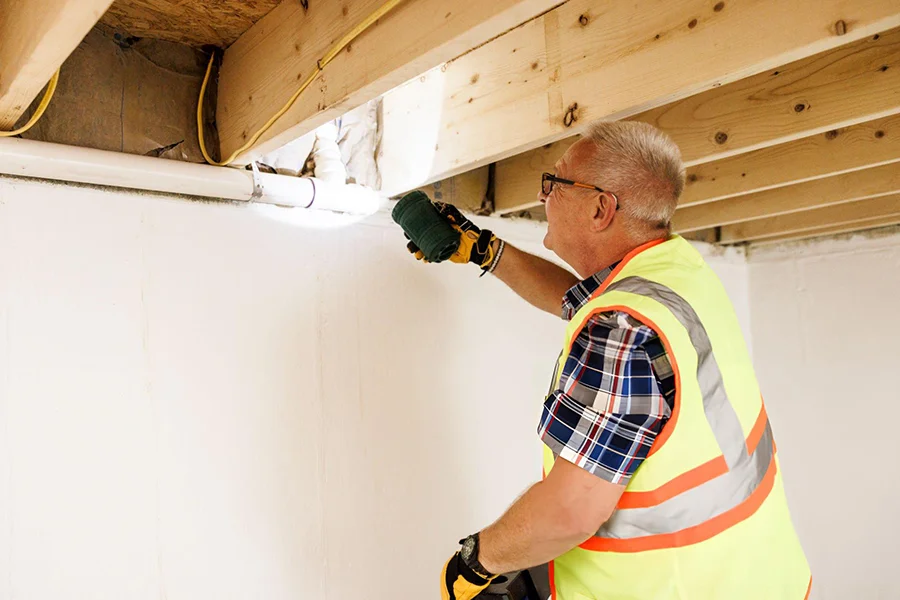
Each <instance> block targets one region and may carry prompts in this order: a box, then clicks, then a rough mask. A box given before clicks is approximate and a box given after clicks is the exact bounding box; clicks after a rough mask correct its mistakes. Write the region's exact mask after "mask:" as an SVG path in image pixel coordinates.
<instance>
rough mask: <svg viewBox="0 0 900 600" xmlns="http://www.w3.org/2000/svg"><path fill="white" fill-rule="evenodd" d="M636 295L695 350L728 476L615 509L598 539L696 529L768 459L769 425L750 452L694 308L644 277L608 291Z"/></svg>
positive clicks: (759, 476) (734, 502)
mask: <svg viewBox="0 0 900 600" xmlns="http://www.w3.org/2000/svg"><path fill="white" fill-rule="evenodd" d="M606 291H607V292H610V291H621V292H628V293H633V294H639V295H641V296H645V297H648V298H651V299H653V300H656V301H657V302H659V303H660V304H662V305H663V306H665V307H666V308H667V309H668V310H669V311H670V312H671V313H672V314H673V315H674V316H675V318H676V319H677V320H678V322H679V323H681V325H682V326H683V327H684V328H685V329H686V330H687V332H688V335H689V336H690V340H691V344H692V345H693V346H694V349H695V350H696V352H697V381H698V383H699V384H700V392H701V394H702V398H703V411H704V413H705V415H706V419H707V421H708V422H709V425H710V427H711V428H712V431H713V434H714V435H715V438H716V442H717V443H718V445H719V448H720V450H721V452H722V455H723V456H724V458H725V462H726V464H727V465H728V472H727V473H725V474H723V475H720V476H719V477H716V478H714V479H712V480H710V481H707V482H705V483H703V484H701V485H699V486H697V487H695V488H693V489H690V490H688V491H686V492H683V493H681V494H678V495H677V496H675V497H673V498H670V499H668V500H666V501H664V502H662V503H661V504H658V505H656V506H652V507H648V508H628V509H620V510H617V511H615V512H614V513H613V515H612V517H611V518H610V519H609V520H608V521H607V522H606V523H605V524H604V525H603V526H602V527H601V528H600V530H599V531H598V532H597V535H598V536H600V537H605V538H618V539H628V538H636V537H644V536H648V535H658V534H665V533H675V532H677V531H681V530H683V529H686V528H688V527H693V526H696V525H700V524H702V523H704V522H706V521H708V520H709V519H711V518H713V517H715V516H717V515H720V514H722V513H724V512H726V511H728V510H730V509H732V508H734V507H736V506H738V505H740V504H741V503H742V502H744V501H745V500H747V498H749V497H750V495H751V494H752V493H753V491H754V490H755V489H756V488H757V486H759V484H760V482H761V481H762V480H763V478H764V477H765V474H766V472H767V470H768V468H769V465H770V463H771V461H772V456H773V454H774V444H773V441H772V431H771V429H770V427H769V424H768V422H767V423H766V428H765V431H764V432H763V435H762V437H761V439H760V441H759V443H758V444H757V447H756V449H755V450H754V452H753V454H752V455H750V454H749V453H748V452H747V444H746V440H745V437H744V430H743V428H742V427H741V422H740V419H739V418H738V415H737V413H736V412H735V410H734V407H733V405H732V404H731V401H730V400H729V399H728V394H727V392H726V391H725V381H724V379H723V377H722V372H721V370H720V369H719V365H718V364H717V363H716V359H715V356H714V355H713V352H712V343H711V342H710V339H709V335H708V334H707V333H706V329H705V328H704V327H703V324H702V323H701V321H700V317H699V316H698V315H697V313H696V311H695V310H694V309H693V307H692V306H691V305H690V304H689V303H688V302H687V301H686V300H685V299H684V298H682V297H681V296H679V295H678V294H677V293H675V291H673V290H672V289H671V288H668V287H666V286H664V285H661V284H659V283H657V282H655V281H650V280H648V279H644V278H643V277H626V278H624V279H621V280H619V281H616V282H614V283H613V284H612V285H610V286H609V287H608V288H607V289H606Z"/></svg>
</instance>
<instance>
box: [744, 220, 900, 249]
mask: <svg viewBox="0 0 900 600" xmlns="http://www.w3.org/2000/svg"><path fill="white" fill-rule="evenodd" d="M892 225H900V215H893V216H889V217H877V218H874V219H867V220H865V221H857V222H854V223H842V224H840V225H829V226H828V227H822V228H821V229H810V230H807V231H803V232H799V233H787V234H784V235H778V236H775V237H770V238H766V239H764V240H757V241H755V242H751V243H750V247H751V248H755V247H757V246H765V245H769V244H776V243H781V242H788V241H798V240H806V239H810V238H815V237H823V236H827V235H840V234H846V233H862V232H863V231H870V230H872V229H877V228H881V227H890V226H892Z"/></svg>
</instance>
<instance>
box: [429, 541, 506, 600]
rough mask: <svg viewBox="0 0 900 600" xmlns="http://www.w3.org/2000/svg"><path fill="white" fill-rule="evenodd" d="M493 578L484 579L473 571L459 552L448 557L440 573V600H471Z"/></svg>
mask: <svg viewBox="0 0 900 600" xmlns="http://www.w3.org/2000/svg"><path fill="white" fill-rule="evenodd" d="M493 579H494V578H493V577H492V578H490V579H485V578H484V577H482V576H481V575H478V574H477V573H475V571H473V570H472V569H471V568H470V567H469V566H468V565H467V564H466V563H465V562H463V560H462V558H460V556H459V552H457V553H456V554H454V555H453V556H451V557H450V560H448V561H447V564H445V565H444V569H443V571H441V600H472V598H474V597H475V596H477V595H478V594H480V593H481V592H482V591H483V590H484V588H486V587H487V586H489V585H490V584H491V581H493Z"/></svg>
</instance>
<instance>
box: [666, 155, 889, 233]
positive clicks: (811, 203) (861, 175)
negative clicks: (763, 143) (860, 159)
mask: <svg viewBox="0 0 900 600" xmlns="http://www.w3.org/2000/svg"><path fill="white" fill-rule="evenodd" d="M897 192H900V162H896V163H890V164H887V165H883V166H880V167H873V168H871V169H864V170H861V171H852V172H850V173H843V174H841V175H835V176H833V177H826V178H823V179H815V180H813V181H807V182H804V183H798V184H796V185H790V186H785V187H780V188H775V189H771V190H765V191H762V192H756V193H753V194H745V195H743V196H736V197H734V198H727V199H725V200H719V201H716V202H708V203H706V204H699V205H696V206H689V207H686V208H679V209H678V210H677V211H675V218H674V220H673V228H674V229H675V231H678V232H688V231H696V230H698V229H706V228H709V227H715V226H719V225H722V226H724V225H730V224H732V223H741V222H743V221H752V220H755V219H763V218H766V217H775V216H778V215H783V214H788V213H792V212H798V211H804V210H809V209H812V208H817V207H822V206H829V205H832V204H841V203H843V202H851V201H854V200H864V199H866V198H874V197H876V196H887V195H889V194H893V193H897Z"/></svg>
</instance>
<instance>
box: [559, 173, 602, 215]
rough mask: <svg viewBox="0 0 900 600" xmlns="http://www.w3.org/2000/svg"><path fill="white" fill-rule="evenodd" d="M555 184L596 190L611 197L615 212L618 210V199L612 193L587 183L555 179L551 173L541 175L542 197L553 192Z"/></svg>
mask: <svg viewBox="0 0 900 600" xmlns="http://www.w3.org/2000/svg"><path fill="white" fill-rule="evenodd" d="M557 183H561V184H563V185H571V186H574V187H577V188H581V189H584V190H596V191H598V192H601V193H605V194H609V195H610V196H612V197H613V200H615V201H616V210H619V197H618V196H616V195H615V194H614V193H612V192H610V191H607V190H604V189H603V188H600V187H597V186H596V185H591V184H589V183H579V182H577V181H572V180H571V179H563V178H562V177H557V176H556V175H553V174H552V173H544V174H543V175H541V192H543V194H544V196H549V195H550V192H552V191H553V186H554V184H557ZM541 202H544V200H543V199H542V200H541Z"/></svg>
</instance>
